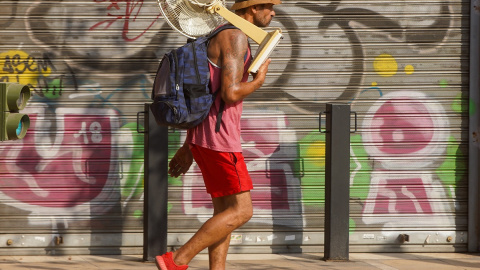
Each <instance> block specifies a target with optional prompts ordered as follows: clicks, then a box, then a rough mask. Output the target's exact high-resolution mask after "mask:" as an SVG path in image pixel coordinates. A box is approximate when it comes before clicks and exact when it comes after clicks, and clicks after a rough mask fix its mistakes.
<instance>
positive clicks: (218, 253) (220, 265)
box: [208, 197, 232, 270]
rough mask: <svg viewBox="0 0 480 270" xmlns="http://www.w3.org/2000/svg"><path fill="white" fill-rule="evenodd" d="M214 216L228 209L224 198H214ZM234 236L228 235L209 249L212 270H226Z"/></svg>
mask: <svg viewBox="0 0 480 270" xmlns="http://www.w3.org/2000/svg"><path fill="white" fill-rule="evenodd" d="M212 203H213V209H214V212H213V215H217V214H218V213H221V212H223V211H225V210H226V209H227V208H228V205H227V202H226V200H225V199H224V198H223V197H220V198H213V199H212ZM231 235H232V234H231V233H230V234H228V235H227V236H225V238H223V239H221V240H220V241H218V242H217V243H215V244H213V245H211V246H209V247H208V260H209V262H210V270H217V269H219V270H224V269H225V266H226V262H227V254H228V248H229V246H230V239H231V237H230V236H231Z"/></svg>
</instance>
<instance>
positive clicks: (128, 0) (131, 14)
mask: <svg viewBox="0 0 480 270" xmlns="http://www.w3.org/2000/svg"><path fill="white" fill-rule="evenodd" d="M93 2H95V3H103V2H110V5H109V6H108V7H107V10H108V11H109V12H107V15H108V16H109V17H113V18H111V19H108V20H104V21H101V22H99V23H97V24H95V25H94V26H92V27H90V29H89V30H95V29H97V28H99V27H100V26H104V27H103V29H108V28H109V27H110V26H111V25H112V24H113V23H115V22H117V21H119V20H124V21H123V30H122V38H123V39H124V40H125V41H135V40H137V39H139V38H140V37H141V36H143V35H144V34H145V32H147V31H148V30H149V29H150V28H151V27H152V25H153V24H154V23H155V22H156V21H157V19H158V17H159V16H160V15H158V16H157V18H156V19H155V20H154V21H153V22H152V23H150V25H148V27H147V28H146V29H145V30H144V31H143V32H142V33H140V34H139V35H137V36H135V37H132V38H130V37H129V35H130V22H134V21H136V20H137V17H138V15H139V13H140V11H141V9H142V7H143V0H136V1H133V0H93ZM120 2H125V3H124V5H122V6H124V8H121V7H120ZM110 11H113V12H110ZM114 12H118V13H117V14H114Z"/></svg>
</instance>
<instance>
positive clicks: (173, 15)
mask: <svg viewBox="0 0 480 270" xmlns="http://www.w3.org/2000/svg"><path fill="white" fill-rule="evenodd" d="M157 1H158V4H159V6H160V10H161V12H162V14H163V16H164V18H165V20H166V21H167V22H168V24H169V25H170V26H171V27H172V28H173V29H175V30H177V31H178V32H180V33H181V34H183V35H185V36H187V37H189V38H197V37H200V36H203V35H206V34H208V33H210V32H211V31H212V30H213V29H215V28H216V27H217V26H219V25H221V24H224V23H225V20H226V21H228V22H230V23H231V24H233V25H235V26H236V27H238V28H239V29H240V30H242V32H244V33H245V34H246V35H247V36H249V37H250V38H251V39H252V40H253V41H255V43H257V44H259V47H258V50H257V52H256V54H255V57H254V58H253V62H252V64H251V65H250V68H249V69H248V72H253V73H256V72H257V71H258V68H259V67H260V66H261V65H262V64H263V62H265V60H266V59H267V58H268V57H269V55H270V53H271V52H272V51H273V49H275V47H276V46H277V44H278V42H279V41H280V39H282V38H283V36H282V30H281V29H279V28H277V29H276V30H274V31H272V32H266V31H264V30H262V29H261V28H259V27H257V26H256V25H254V24H252V23H250V22H248V21H246V20H245V19H243V18H242V17H240V16H238V15H236V14H235V13H233V12H231V11H230V10H228V9H227V8H225V0H157Z"/></svg>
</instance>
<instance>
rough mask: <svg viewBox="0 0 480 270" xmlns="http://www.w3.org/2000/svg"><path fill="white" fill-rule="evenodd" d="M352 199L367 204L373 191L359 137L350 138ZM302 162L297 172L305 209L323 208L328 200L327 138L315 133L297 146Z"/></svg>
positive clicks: (369, 170) (365, 155)
mask: <svg viewBox="0 0 480 270" xmlns="http://www.w3.org/2000/svg"><path fill="white" fill-rule="evenodd" d="M350 141H351V145H352V150H351V156H350V177H351V185H350V197H351V198H354V199H357V200H358V199H360V200H365V199H366V198H367V196H368V192H369V190H370V174H371V171H372V168H371V166H370V164H369V161H368V155H367V153H366V151H365V149H364V147H363V144H362V137H361V136H360V135H353V136H351V138H350ZM298 156H299V160H300V161H299V162H297V164H296V165H295V167H296V168H295V171H296V172H297V173H298V174H299V177H300V178H301V188H302V201H303V203H304V205H310V206H316V207H323V205H324V198H325V189H324V187H325V135H324V134H321V133H318V132H312V133H310V134H308V135H307V136H305V137H304V138H302V139H301V140H300V141H299V144H298Z"/></svg>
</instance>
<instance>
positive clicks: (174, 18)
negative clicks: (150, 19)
mask: <svg viewBox="0 0 480 270" xmlns="http://www.w3.org/2000/svg"><path fill="white" fill-rule="evenodd" d="M217 1H218V2H221V3H222V5H223V6H225V0H158V4H159V6H160V10H161V11H162V14H163V16H164V18H165V20H167V22H168V24H170V26H171V27H172V28H173V29H175V30H177V31H178V32H180V33H182V34H183V35H185V36H187V37H189V38H197V37H200V36H203V35H206V34H208V33H210V32H211V31H212V30H213V29H215V28H216V27H217V26H219V25H221V24H224V23H225V19H224V18H223V17H221V16H220V15H218V14H216V13H214V14H211V13H210V12H208V11H206V10H205V9H206V7H208V6H209V5H210V4H211V3H213V2H217Z"/></svg>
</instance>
